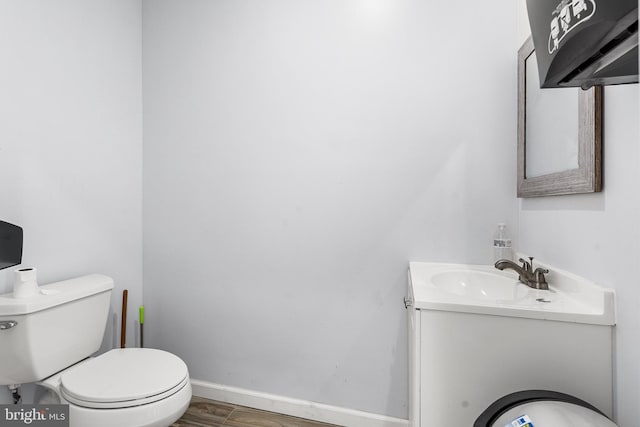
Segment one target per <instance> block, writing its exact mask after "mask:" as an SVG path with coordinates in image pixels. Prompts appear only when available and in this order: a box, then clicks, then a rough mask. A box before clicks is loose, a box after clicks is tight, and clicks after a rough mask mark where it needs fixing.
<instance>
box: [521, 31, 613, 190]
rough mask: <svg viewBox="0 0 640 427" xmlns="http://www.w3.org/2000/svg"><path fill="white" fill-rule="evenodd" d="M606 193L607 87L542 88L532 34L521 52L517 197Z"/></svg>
mask: <svg viewBox="0 0 640 427" xmlns="http://www.w3.org/2000/svg"><path fill="white" fill-rule="evenodd" d="M599 191H602V87H600V86H594V87H592V88H591V89H589V90H586V91H585V90H582V89H580V88H561V89H540V85H539V78H538V67H537V61H536V57H535V51H534V47H533V40H532V39H531V37H529V39H528V40H527V41H526V42H525V43H524V45H522V47H521V48H520V50H519V51H518V197H540V196H554V195H561V194H577V193H593V192H599Z"/></svg>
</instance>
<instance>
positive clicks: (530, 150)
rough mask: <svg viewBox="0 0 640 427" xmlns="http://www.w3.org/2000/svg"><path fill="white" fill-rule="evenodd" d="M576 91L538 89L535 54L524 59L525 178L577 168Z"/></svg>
mask: <svg viewBox="0 0 640 427" xmlns="http://www.w3.org/2000/svg"><path fill="white" fill-rule="evenodd" d="M578 90H580V89H578V88H562V89H547V90H545V89H540V79H539V77H538V61H537V60H536V54H535V52H534V53H532V54H531V55H530V56H529V57H528V58H527V59H526V94H527V96H526V100H525V102H526V110H525V111H526V123H527V126H526V128H525V132H526V136H525V138H526V140H527V141H535V144H527V146H526V159H527V167H526V176H527V178H532V177H538V176H542V175H547V174H550V173H554V172H562V171H566V170H570V169H577V168H578V129H579V123H578V122H579V121H578V118H579V114H578V103H577V102H576V99H578Z"/></svg>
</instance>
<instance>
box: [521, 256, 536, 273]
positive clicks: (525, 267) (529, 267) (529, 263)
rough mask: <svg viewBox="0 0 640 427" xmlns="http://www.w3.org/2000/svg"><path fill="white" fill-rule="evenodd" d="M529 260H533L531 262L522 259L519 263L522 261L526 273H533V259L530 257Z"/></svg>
mask: <svg viewBox="0 0 640 427" xmlns="http://www.w3.org/2000/svg"><path fill="white" fill-rule="evenodd" d="M529 259H530V260H531V262H529V261H527V260H525V259H522V258H520V259H519V260H518V261H520V262H521V263H522V269H523V270H524V271H531V265H532V263H533V257H529Z"/></svg>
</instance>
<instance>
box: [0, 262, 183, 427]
mask: <svg viewBox="0 0 640 427" xmlns="http://www.w3.org/2000/svg"><path fill="white" fill-rule="evenodd" d="M112 290H113V280H112V279H111V278H110V277H107V276H103V275H100V274H92V275H88V276H83V277H79V278H75V279H70V280H65V281H62V282H57V283H52V284H49V285H44V286H40V292H39V293H37V294H35V295H32V296H29V297H25V298H14V296H13V294H4V295H0V384H1V385H19V384H24V383H36V384H37V385H38V386H39V387H38V390H39V391H38V394H40V396H39V397H37V398H36V399H35V403H41V404H52V403H63V404H68V405H69V425H70V427H116V426H117V427H168V426H169V425H171V424H172V423H173V422H174V421H176V420H177V419H179V418H180V417H181V416H182V414H183V413H184V412H185V411H186V409H187V407H188V406H189V402H190V400H191V384H190V382H189V371H188V369H187V366H186V364H185V363H184V362H183V361H182V360H181V359H180V358H179V357H178V356H175V355H173V354H171V353H169V352H166V351H162V350H156V349H150V348H124V349H114V350H110V351H107V352H106V353H103V354H101V355H98V356H95V357H91V356H92V355H93V354H94V353H95V352H97V351H98V350H99V348H100V344H101V342H102V338H103V335H104V331H105V327H106V323H107V319H108V317H109V305H110V302H111V292H112ZM79 319H81V321H79ZM41 391H44V392H41Z"/></svg>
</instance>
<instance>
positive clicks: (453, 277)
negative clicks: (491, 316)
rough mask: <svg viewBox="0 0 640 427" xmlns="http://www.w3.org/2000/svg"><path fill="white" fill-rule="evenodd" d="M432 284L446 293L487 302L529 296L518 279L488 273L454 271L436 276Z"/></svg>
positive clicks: (525, 287)
mask: <svg viewBox="0 0 640 427" xmlns="http://www.w3.org/2000/svg"><path fill="white" fill-rule="evenodd" d="M431 282H432V284H433V286H435V287H436V288H438V289H441V290H442V291H444V292H448V293H451V294H454V295H458V296H461V297H465V298H471V299H479V300H485V301H515V300H519V299H522V298H526V296H527V295H528V294H529V288H528V287H527V286H525V285H522V286H520V285H521V284H520V283H519V282H518V280H517V278H516V279H515V280H514V278H513V277H505V276H503V275H501V274H496V273H493V272H486V271H474V270H454V269H452V270H450V271H445V272H442V273H437V274H434V275H433V277H432V278H431Z"/></svg>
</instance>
